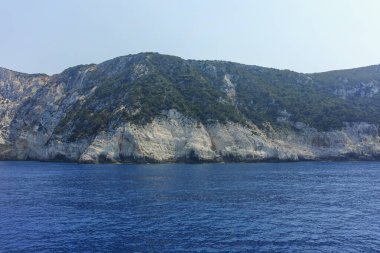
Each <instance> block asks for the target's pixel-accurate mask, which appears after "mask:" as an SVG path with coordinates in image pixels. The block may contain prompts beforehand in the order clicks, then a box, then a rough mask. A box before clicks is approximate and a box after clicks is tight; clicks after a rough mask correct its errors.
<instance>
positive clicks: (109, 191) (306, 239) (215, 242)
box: [0, 162, 380, 252]
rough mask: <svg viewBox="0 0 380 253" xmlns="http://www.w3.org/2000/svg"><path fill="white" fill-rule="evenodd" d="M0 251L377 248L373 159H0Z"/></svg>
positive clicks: (378, 210)
mask: <svg viewBox="0 0 380 253" xmlns="http://www.w3.org/2000/svg"><path fill="white" fill-rule="evenodd" d="M0 251H2V252H245V251H246V252H358V251H360V252H379V251H380V163H377V162H349V163H348V162H347V163H332V162H326V163H319V162H307V163H306V162H305V163H267V164H265V163H256V164H198V165H189V164H163V165H78V164H58V163H39V162H0Z"/></svg>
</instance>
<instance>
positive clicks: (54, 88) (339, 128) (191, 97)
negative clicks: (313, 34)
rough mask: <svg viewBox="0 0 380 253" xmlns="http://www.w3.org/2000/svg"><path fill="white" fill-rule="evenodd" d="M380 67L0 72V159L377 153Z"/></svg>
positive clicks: (163, 59) (151, 64) (206, 64)
mask: <svg viewBox="0 0 380 253" xmlns="http://www.w3.org/2000/svg"><path fill="white" fill-rule="evenodd" d="M379 92H380V66H370V67H364V68H358V69H351V70H341V71H331V72H325V73H315V74H301V73H296V72H292V71H288V70H277V69H271V68H263V67H258V66H248V65H243V64H238V63H232V62H224V61H195V60H183V59H181V58H179V57H175V56H167V55H161V54H157V53H141V54H137V55H128V56H122V57H118V58H115V59H112V60H109V61H106V62H103V63H100V64H90V65H80V66H76V67H72V68H69V69H67V70H65V71H63V72H62V73H60V74H57V75H53V76H47V75H43V74H35V75H28V74H22V73H18V72H14V71H10V70H7V69H0V105H1V107H0V127H1V128H0V129H1V132H0V158H1V159H20V160H23V159H33V160H63V161H80V162H147V161H150V162H166V161H257V160H304V159H306V160H318V159H351V158H354V159H377V158H378V157H379V154H380V142H379V137H378V125H379V123H380V98H379Z"/></svg>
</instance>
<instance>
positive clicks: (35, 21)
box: [0, 0, 380, 74]
mask: <svg viewBox="0 0 380 253" xmlns="http://www.w3.org/2000/svg"><path fill="white" fill-rule="evenodd" d="M1 3H2V5H1V6H2V7H1V8H0V9H1V11H2V15H0V21H1V22H2V24H4V25H3V36H2V40H0V50H1V51H0V54H1V56H2V57H1V58H0V66H1V67H4V68H7V69H12V70H15V71H20V72H26V73H47V74H55V73H59V72H61V71H63V70H64V69H66V68H68V67H71V66H75V65H79V64H90V63H100V62H103V61H106V60H109V59H112V58H115V57H118V56H123V55H128V54H136V53H140V52H158V53H160V54H168V55H175V56H179V57H181V58H184V59H195V60H225V61H232V62H238V63H243V64H248V65H258V66H264V67H271V68H278V69H290V70H293V71H297V72H304V73H311V72H323V71H330V70H337V69H348V68H356V67H362V66H369V65H374V64H379V63H380V51H379V50H378V45H379V44H380V35H379V34H378V33H377V24H379V23H380V16H379V15H377V11H378V10H380V2H377V1H375V0H366V1H358V0H350V1H345V0H335V1H327V0H320V1H317V0H311V1H307V2H306V1H301V0H289V1H278V0H277V1H276V0H270V1H265V2H264V1H243V0H241V1H237V2H234V3H232V2H230V1H216V0H210V1H200V0H195V1H189V2H182V1H174V0H161V1H146V0H145V1H121V0H114V1H105V0H93V1H92V0H82V1H74V0H68V1H60V2H58V1H56V2H53V1H47V0H35V1H25V0H24V1H22V0H14V1H6V0H3V1H1Z"/></svg>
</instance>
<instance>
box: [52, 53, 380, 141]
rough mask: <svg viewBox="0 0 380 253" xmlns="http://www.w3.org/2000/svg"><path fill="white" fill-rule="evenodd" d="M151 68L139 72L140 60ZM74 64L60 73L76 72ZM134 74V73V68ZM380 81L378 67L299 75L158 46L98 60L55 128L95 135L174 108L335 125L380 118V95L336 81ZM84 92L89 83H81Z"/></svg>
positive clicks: (192, 113)
mask: <svg viewBox="0 0 380 253" xmlns="http://www.w3.org/2000/svg"><path fill="white" fill-rule="evenodd" d="M140 65H143V66H145V67H146V68H147V69H148V70H147V71H146V73H144V74H139V75H137V74H138V71H136V68H137V66H140ZM75 71H77V68H71V69H68V70H67V71H65V72H64V74H65V75H67V76H70V75H74V73H71V72H75ZM136 73H137V74H136ZM226 74H228V75H229V76H230V77H231V78H230V79H231V81H232V83H233V84H234V85H235V91H236V95H235V99H234V100H230V99H229V98H228V97H227V95H226V92H225V85H226V84H225V81H224V78H225V75H226ZM373 80H375V81H376V82H379V81H380V71H379V67H378V66H373V67H368V68H362V69H356V70H346V71H333V72H326V73H321V74H310V75H305V74H299V73H295V72H292V71H288V70H283V71H282V70H276V69H269V68H261V67H256V66H246V65H242V64H236V63H230V62H221V61H185V60H183V59H181V58H178V57H173V56H165V55H159V54H155V53H145V54H138V55H134V56H126V57H119V58H116V59H114V60H111V61H108V62H105V63H103V64H101V65H98V66H97V69H96V71H93V72H91V75H90V76H89V77H88V79H86V81H87V83H88V84H91V85H87V86H86V87H87V89H88V87H95V88H96V89H95V92H93V93H91V94H90V95H88V96H87V97H86V99H84V100H81V101H80V102H77V103H76V104H74V105H73V106H72V107H71V108H69V110H68V111H67V113H66V116H65V117H64V118H63V119H62V120H61V122H60V124H59V125H58V126H57V128H56V129H55V131H56V133H62V132H64V130H65V129H71V130H72V131H70V132H71V135H70V136H68V139H69V140H75V139H81V138H86V137H90V136H94V135H95V134H96V133H97V132H99V131H101V130H105V129H107V128H109V127H113V126H117V125H119V124H120V123H122V122H133V123H136V124H146V123H149V122H151V121H152V119H153V118H154V117H156V116H158V115H160V114H161V113H162V112H163V111H165V110H169V109H177V110H178V111H180V112H181V113H183V114H185V115H187V116H189V117H192V118H194V119H195V120H197V121H198V122H199V123H200V122H202V123H205V124H207V123H209V122H213V121H219V122H226V121H232V122H239V123H243V124H244V123H245V122H246V121H247V120H250V121H252V122H253V123H255V124H257V125H258V126H262V124H264V123H265V122H270V123H271V124H272V125H277V126H280V125H281V124H283V123H280V122H279V121H278V120H277V119H278V118H279V117H281V113H282V112H284V111H286V112H287V113H289V120H291V121H293V122H297V121H300V122H304V123H306V124H308V125H310V126H312V127H315V128H317V129H319V130H330V129H337V128H340V127H342V126H343V124H344V122H355V121H367V122H372V123H376V124H380V99H379V94H375V95H373V96H371V97H370V98H368V97H360V96H352V97H350V98H348V99H347V98H342V97H339V96H338V95H337V94H335V93H334V92H335V91H336V90H337V89H340V88H342V87H343V88H355V87H357V85H358V83H359V84H360V83H361V82H371V81H373ZM81 92H82V93H83V94H86V93H88V92H89V91H88V90H82V91H81Z"/></svg>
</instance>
